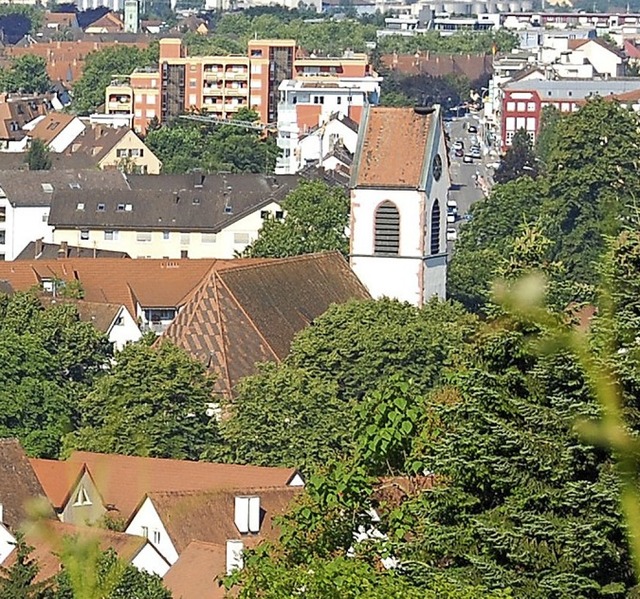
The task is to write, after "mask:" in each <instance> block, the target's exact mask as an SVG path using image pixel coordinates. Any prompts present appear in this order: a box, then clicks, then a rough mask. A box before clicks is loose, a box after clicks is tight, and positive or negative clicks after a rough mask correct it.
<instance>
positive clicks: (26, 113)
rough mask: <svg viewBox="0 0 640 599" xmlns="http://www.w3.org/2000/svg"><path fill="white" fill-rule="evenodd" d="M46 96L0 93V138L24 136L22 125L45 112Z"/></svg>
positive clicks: (12, 138) (13, 138) (46, 108)
mask: <svg viewBox="0 0 640 599" xmlns="http://www.w3.org/2000/svg"><path fill="white" fill-rule="evenodd" d="M49 100H50V98H49V97H48V96H43V95H38V96H26V95H7V94H0V139H5V140H14V141H17V140H20V139H23V138H24V136H25V131H23V130H22V127H23V126H24V125H26V124H27V123H29V122H30V121H32V120H33V119H35V118H37V117H39V116H42V115H44V114H47V112H48V111H49V108H50V104H49Z"/></svg>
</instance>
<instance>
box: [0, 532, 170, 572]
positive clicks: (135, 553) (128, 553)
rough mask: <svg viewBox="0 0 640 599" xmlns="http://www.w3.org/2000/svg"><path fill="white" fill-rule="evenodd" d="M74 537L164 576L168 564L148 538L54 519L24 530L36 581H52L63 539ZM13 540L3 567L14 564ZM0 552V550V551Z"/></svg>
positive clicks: (140, 567) (60, 567)
mask: <svg viewBox="0 0 640 599" xmlns="http://www.w3.org/2000/svg"><path fill="white" fill-rule="evenodd" d="M69 537H77V538H78V539H81V540H84V541H95V542H96V543H97V544H98V548H99V549H100V550H101V551H106V550H108V549H111V550H113V551H114V552H115V553H116V555H117V556H118V558H120V559H121V560H122V561H123V562H124V563H126V564H131V565H132V566H134V567H135V568H137V569H138V570H141V571H144V572H147V573H148V574H154V575H156V576H164V575H165V574H166V573H167V571H168V570H169V564H168V563H167V561H166V560H165V559H164V558H163V557H162V556H161V554H160V553H159V551H158V550H157V549H156V548H155V547H154V546H153V544H152V543H150V542H149V541H148V540H147V539H145V538H143V537H140V536H133V535H129V534H125V533H122V532H116V531H112V530H107V529H105V528H100V527H96V526H92V527H89V526H74V525H72V524H64V523H62V522H56V521H46V522H40V523H38V524H37V525H35V526H31V527H29V528H28V529H27V531H26V533H25V537H24V538H25V541H26V543H27V544H28V545H29V546H30V547H33V551H32V552H31V554H30V556H29V557H30V558H31V559H32V560H33V561H34V562H35V563H36V564H37V566H38V572H37V574H36V576H35V578H34V580H33V582H34V583H35V584H38V583H41V582H44V581H47V580H51V579H52V578H53V577H54V576H56V575H57V574H58V573H59V572H60V570H61V569H62V567H63V566H62V560H61V558H60V553H61V551H62V548H63V542H64V539H65V538H69ZM15 543H16V541H15V539H14V541H13V543H12V544H11V549H12V551H11V553H10V554H9V556H8V557H7V558H6V559H5V560H4V561H3V562H2V564H1V565H2V567H3V568H11V566H13V565H14V564H15V563H16V557H17V550H16V549H15ZM0 551H1V550H0Z"/></svg>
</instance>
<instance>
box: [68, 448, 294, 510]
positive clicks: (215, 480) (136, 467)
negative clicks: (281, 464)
mask: <svg viewBox="0 0 640 599" xmlns="http://www.w3.org/2000/svg"><path fill="white" fill-rule="evenodd" d="M68 461H69V462H72V463H76V464H86V465H87V468H88V469H89V473H90V474H91V478H92V480H93V481H94V483H95V485H96V488H97V489H98V492H99V493H100V495H101V496H102V498H103V500H104V503H105V506H114V507H115V509H116V510H117V511H118V512H119V516H120V517H122V518H124V519H125V520H128V519H129V518H130V517H131V515H132V514H133V511H134V510H135V509H136V507H137V506H138V505H139V504H140V502H141V501H142V499H143V498H144V496H145V495H146V494H148V493H152V492H165V491H172V492H180V491H181V492H185V491H198V490H200V491H213V490H220V489H235V488H242V487H282V486H285V485H287V484H288V483H289V482H290V481H291V480H292V478H293V477H294V476H295V475H296V470H295V469H294V468H270V467H266V466H241V465H237V464H216V463H212V462H189V461H186V460H168V459H160V458H141V457H134V456H124V455H116V454H102V453H92V452H87V451H75V452H73V453H72V454H71V456H70V457H69V460H68Z"/></svg>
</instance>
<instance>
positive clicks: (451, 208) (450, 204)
mask: <svg viewBox="0 0 640 599" xmlns="http://www.w3.org/2000/svg"><path fill="white" fill-rule="evenodd" d="M447 212H453V213H454V214H458V202H456V201H455V200H447Z"/></svg>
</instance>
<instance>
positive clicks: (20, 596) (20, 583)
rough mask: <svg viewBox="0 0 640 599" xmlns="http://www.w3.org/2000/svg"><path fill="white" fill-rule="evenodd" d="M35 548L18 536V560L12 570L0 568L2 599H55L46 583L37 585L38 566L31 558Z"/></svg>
mask: <svg viewBox="0 0 640 599" xmlns="http://www.w3.org/2000/svg"><path fill="white" fill-rule="evenodd" d="M32 551H33V547H31V546H30V545H28V544H27V543H26V542H25V540H24V535H23V534H22V533H17V534H16V548H15V552H16V560H15V562H14V564H13V565H12V566H11V567H10V568H6V567H2V566H0V599H53V597H52V596H51V593H50V589H49V587H48V585H47V584H46V583H36V582H34V581H35V578H36V576H37V575H38V571H39V568H38V564H37V563H36V562H35V561H34V560H33V558H32V557H31V552H32Z"/></svg>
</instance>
